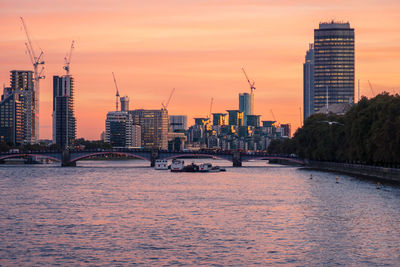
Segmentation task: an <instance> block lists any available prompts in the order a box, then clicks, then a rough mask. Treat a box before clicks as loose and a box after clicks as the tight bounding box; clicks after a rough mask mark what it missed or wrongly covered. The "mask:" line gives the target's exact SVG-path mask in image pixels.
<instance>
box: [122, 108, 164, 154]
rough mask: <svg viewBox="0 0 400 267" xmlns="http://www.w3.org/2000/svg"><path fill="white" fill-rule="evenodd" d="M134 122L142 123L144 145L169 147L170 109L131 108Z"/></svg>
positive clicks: (160, 147) (130, 112) (148, 146)
mask: <svg viewBox="0 0 400 267" xmlns="http://www.w3.org/2000/svg"><path fill="white" fill-rule="evenodd" d="M129 114H131V116H132V119H133V123H134V124H136V125H140V127H141V135H142V137H141V138H142V142H141V143H142V146H143V147H145V148H159V149H167V148H168V111H167V110H166V109H157V110H145V109H136V110H130V111H129Z"/></svg>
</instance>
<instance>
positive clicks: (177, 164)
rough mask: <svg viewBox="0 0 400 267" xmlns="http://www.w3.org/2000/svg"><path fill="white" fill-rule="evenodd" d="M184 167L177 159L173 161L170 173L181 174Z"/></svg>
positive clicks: (182, 162)
mask: <svg viewBox="0 0 400 267" xmlns="http://www.w3.org/2000/svg"><path fill="white" fill-rule="evenodd" d="M184 166H185V162H184V161H183V160H179V159H173V160H172V164H171V172H181V171H182V170H183V168H184Z"/></svg>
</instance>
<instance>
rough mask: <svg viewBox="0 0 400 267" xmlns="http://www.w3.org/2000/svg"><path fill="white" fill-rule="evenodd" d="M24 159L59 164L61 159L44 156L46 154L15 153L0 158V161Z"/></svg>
mask: <svg viewBox="0 0 400 267" xmlns="http://www.w3.org/2000/svg"><path fill="white" fill-rule="evenodd" d="M25 157H39V158H47V159H51V160H53V161H57V162H61V159H58V158H55V157H52V156H49V155H46V154H34V153H16V154H9V155H4V156H0V160H3V159H11V158H25Z"/></svg>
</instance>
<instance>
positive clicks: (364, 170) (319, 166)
mask: <svg viewBox="0 0 400 267" xmlns="http://www.w3.org/2000/svg"><path fill="white" fill-rule="evenodd" d="M304 167H305V168H308V169H316V170H321V171H330V172H340V173H345V174H350V175H357V176H365V177H369V178H373V179H382V180H386V181H391V182H396V183H400V169H396V168H386V167H377V166H369V165H362V164H348V163H336V162H320V161H307V162H306V165H305V166H304Z"/></svg>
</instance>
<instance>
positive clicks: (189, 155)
mask: <svg viewBox="0 0 400 267" xmlns="http://www.w3.org/2000/svg"><path fill="white" fill-rule="evenodd" d="M198 156H201V157H204V158H217V159H222V160H227V161H231V162H232V155H230V154H227V155H226V156H227V157H222V156H221V155H215V154H189V153H184V154H178V155H173V156H169V157H166V158H164V159H166V160H169V159H177V158H184V157H195V158H196V157H198Z"/></svg>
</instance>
